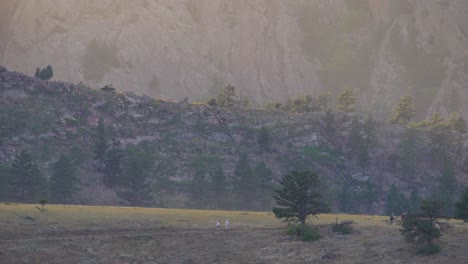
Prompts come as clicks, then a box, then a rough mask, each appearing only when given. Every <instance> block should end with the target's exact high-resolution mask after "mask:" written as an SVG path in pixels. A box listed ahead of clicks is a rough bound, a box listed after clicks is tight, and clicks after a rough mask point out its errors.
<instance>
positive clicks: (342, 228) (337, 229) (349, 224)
mask: <svg viewBox="0 0 468 264" xmlns="http://www.w3.org/2000/svg"><path fill="white" fill-rule="evenodd" d="M353 224H354V222H353V221H351V220H345V221H342V222H341V223H339V222H338V218H336V223H334V224H332V231H333V232H334V233H340V234H342V235H349V234H351V233H352V232H353Z"/></svg>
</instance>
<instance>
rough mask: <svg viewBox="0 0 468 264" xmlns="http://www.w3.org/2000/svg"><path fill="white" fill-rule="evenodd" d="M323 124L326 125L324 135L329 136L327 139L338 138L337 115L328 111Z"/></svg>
mask: <svg viewBox="0 0 468 264" xmlns="http://www.w3.org/2000/svg"><path fill="white" fill-rule="evenodd" d="M323 122H324V123H325V128H324V132H325V133H324V134H325V135H326V136H327V138H329V139H333V138H334V137H335V136H336V132H337V122H336V118H335V114H333V111H332V110H331V109H328V110H327V111H326V112H325V117H324V118H323Z"/></svg>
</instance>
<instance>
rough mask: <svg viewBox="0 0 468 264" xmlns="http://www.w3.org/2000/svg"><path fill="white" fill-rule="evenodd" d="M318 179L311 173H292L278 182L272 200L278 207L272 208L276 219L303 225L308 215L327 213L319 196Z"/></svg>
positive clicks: (326, 207) (325, 206)
mask: <svg viewBox="0 0 468 264" xmlns="http://www.w3.org/2000/svg"><path fill="white" fill-rule="evenodd" d="M320 190H321V185H320V179H319V178H318V176H317V174H315V173H313V172H311V171H292V172H291V173H289V174H286V175H285V176H284V177H283V178H282V179H281V181H280V189H278V190H276V191H275V195H274V196H273V198H274V199H275V201H276V204H277V205H278V207H273V213H274V214H275V216H276V218H280V219H283V220H284V221H287V222H300V223H301V224H302V225H304V224H305V222H306V219H307V217H308V216H309V215H313V216H315V215H317V214H320V213H325V212H328V211H329V208H328V206H327V205H326V203H325V200H324V199H323V197H322V194H321V191H320Z"/></svg>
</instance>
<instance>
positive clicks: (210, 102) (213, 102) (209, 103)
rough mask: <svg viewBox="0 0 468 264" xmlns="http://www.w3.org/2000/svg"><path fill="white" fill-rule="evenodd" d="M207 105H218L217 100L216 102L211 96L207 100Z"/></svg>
mask: <svg viewBox="0 0 468 264" xmlns="http://www.w3.org/2000/svg"><path fill="white" fill-rule="evenodd" d="M208 105H209V106H218V102H216V99H215V98H211V99H210V100H208Z"/></svg>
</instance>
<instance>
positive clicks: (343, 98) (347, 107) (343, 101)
mask: <svg viewBox="0 0 468 264" xmlns="http://www.w3.org/2000/svg"><path fill="white" fill-rule="evenodd" d="M355 104H356V97H355V96H354V92H353V90H352V89H351V88H349V87H346V88H345V89H344V90H343V91H342V92H341V93H340V94H338V97H337V99H336V109H337V110H338V111H340V112H345V113H350V112H354V110H355Z"/></svg>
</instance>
